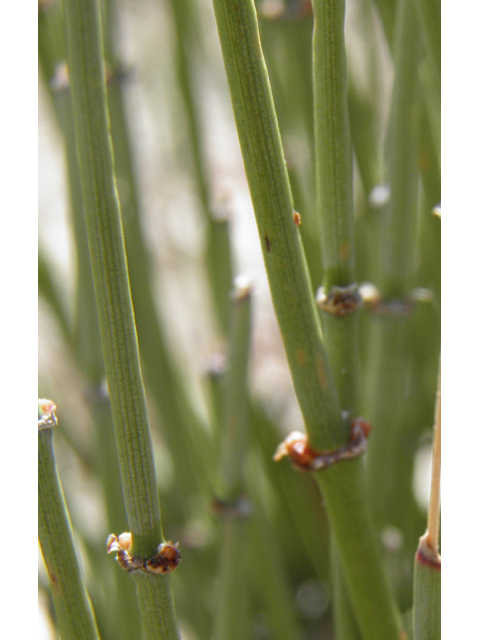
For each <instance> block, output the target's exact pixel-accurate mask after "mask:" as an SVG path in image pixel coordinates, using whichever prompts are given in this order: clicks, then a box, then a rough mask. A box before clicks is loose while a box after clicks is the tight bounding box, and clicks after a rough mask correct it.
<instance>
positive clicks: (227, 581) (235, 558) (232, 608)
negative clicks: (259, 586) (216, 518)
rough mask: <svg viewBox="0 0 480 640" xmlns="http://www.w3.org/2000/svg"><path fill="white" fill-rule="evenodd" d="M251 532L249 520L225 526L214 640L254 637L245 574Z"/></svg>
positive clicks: (229, 523)
mask: <svg viewBox="0 0 480 640" xmlns="http://www.w3.org/2000/svg"><path fill="white" fill-rule="evenodd" d="M249 528H250V522H249V520H248V519H238V518H237V519H235V518H227V519H226V521H225V524H224V534H223V542H222V554H221V558H220V575H219V580H218V583H217V586H218V592H217V593H218V595H219V598H218V600H217V602H216V613H215V622H214V630H213V634H212V638H213V640H225V638H228V639H229V640H244V639H245V638H250V637H251V634H252V628H251V617H250V612H249V601H248V575H247V571H246V558H247V557H248V554H249V553H251V551H250V549H249V537H248V531H249Z"/></svg>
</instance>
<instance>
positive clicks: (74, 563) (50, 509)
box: [38, 429, 99, 640]
mask: <svg viewBox="0 0 480 640" xmlns="http://www.w3.org/2000/svg"><path fill="white" fill-rule="evenodd" d="M38 537H39V540H40V546H41V549H42V554H43V559H44V561H45V565H46V567H47V571H48V578H49V581H50V589H51V593H52V597H53V602H54V605H55V612H56V615H57V624H58V630H59V632H60V636H61V637H62V638H65V640H67V639H68V640H75V639H78V640H98V639H99V634H98V630H97V625H96V622H95V616H94V613H93V610H92V605H91V602H90V599H89V597H88V594H87V590H86V587H85V583H84V579H83V576H82V569H81V567H80V563H79V559H78V557H77V553H76V546H75V540H74V537H73V531H72V526H71V523H70V518H69V515H68V511H67V506H66V504H65V498H64V496H63V490H62V486H61V484H60V478H59V477H58V472H57V466H56V464H55V456H54V452H53V444H52V430H51V429H45V430H43V431H40V432H39V434H38Z"/></svg>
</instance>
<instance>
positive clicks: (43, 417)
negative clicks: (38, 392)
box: [38, 398, 58, 431]
mask: <svg viewBox="0 0 480 640" xmlns="http://www.w3.org/2000/svg"><path fill="white" fill-rule="evenodd" d="M56 410H57V407H56V405H55V403H54V402H52V401H51V400H46V399H45V398H40V399H39V400H38V430H39V431H42V430H43V429H51V428H52V427H56V426H57V425H58V420H57V416H56V414H55V411H56Z"/></svg>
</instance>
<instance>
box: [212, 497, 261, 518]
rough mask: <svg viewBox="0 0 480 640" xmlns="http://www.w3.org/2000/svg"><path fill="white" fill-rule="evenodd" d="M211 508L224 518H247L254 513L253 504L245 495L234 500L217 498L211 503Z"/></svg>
mask: <svg viewBox="0 0 480 640" xmlns="http://www.w3.org/2000/svg"><path fill="white" fill-rule="evenodd" d="M210 508H211V509H212V511H213V512H214V513H215V514H216V515H217V516H220V517H222V518H238V519H240V518H247V517H248V516H249V515H250V514H251V513H252V504H251V502H250V500H249V499H248V498H246V497H245V496H241V497H240V498H238V500H232V501H229V500H220V499H219V498H216V499H215V500H213V502H211V503H210Z"/></svg>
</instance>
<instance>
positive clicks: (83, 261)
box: [39, 13, 140, 639]
mask: <svg viewBox="0 0 480 640" xmlns="http://www.w3.org/2000/svg"><path fill="white" fill-rule="evenodd" d="M58 18H59V19H58ZM54 19H55V21H54ZM63 36H64V21H63V13H62V14H61V15H60V16H58V15H57V14H56V13H55V14H53V15H51V14H47V15H45V16H43V21H39V39H42V41H43V42H44V48H45V49H46V50H47V51H52V50H53V51H56V54H57V58H56V59H55V61H54V62H55V64H54V65H53V66H55V65H56V64H58V63H60V62H61V61H64V60H65V56H66V49H65V42H64V37H63ZM52 40H53V41H55V42H57V43H58V42H60V43H62V45H63V47H60V46H57V47H55V46H52V43H51V41H52ZM39 62H40V68H41V70H42V72H43V75H44V77H48V64H47V62H48V61H47V60H46V59H45V55H39ZM50 96H51V99H52V102H53V105H54V108H55V113H56V115H57V119H58V123H59V127H60V129H61V130H62V132H63V137H64V142H65V151H66V160H67V171H68V184H69V191H70V207H71V212H72V218H73V227H74V232H75V233H74V237H75V244H76V252H75V253H76V259H77V269H76V273H77V282H76V297H75V314H74V335H73V336H71V341H70V343H71V346H72V349H73V353H74V356H75V358H76V360H77V362H78V364H79V365H80V368H81V369H82V371H83V373H84V374H85V375H86V377H87V379H88V383H89V388H88V389H87V390H86V394H85V395H86V397H87V398H88V404H89V408H90V411H91V415H92V418H93V423H94V425H95V435H96V447H95V463H96V465H95V467H96V470H97V472H98V474H99V475H100V477H101V478H102V487H103V490H104V497H105V505H106V512H107V521H108V524H109V531H121V530H123V527H124V526H125V520H126V514H125V506H124V501H123V495H122V493H121V492H120V491H119V490H118V487H119V485H120V483H121V479H120V471H119V467H118V458H117V455H116V450H115V448H114V447H112V442H113V440H114V437H115V435H114V428H113V419H112V413H111V409H110V400H109V399H108V397H107V396H106V394H105V393H104V392H103V391H102V388H101V385H102V383H103V382H104V379H105V363H104V360H103V353H102V344H101V338H100V329H99V326H98V316H97V306H96V302H95V291H94V284H93V276H92V268H91V264H90V252H89V248H88V238H87V228H86V223H85V216H84V210H83V195H82V190H81V184H80V172H79V167H78V158H77V149H76V141H75V132H74V125H73V114H72V105H71V99H70V92H69V91H68V89H57V90H55V89H53V90H51V91H50ZM52 304H53V303H52ZM87 549H88V547H87ZM102 553H103V554H104V548H103V546H102ZM91 560H92V562H91V563H92V567H93V573H94V578H93V580H94V582H95V583H97V582H99V581H101V574H102V572H105V571H106V572H110V571H111V572H113V576H114V581H115V586H116V594H115V597H114V598H113V599H114V602H113V603H112V604H111V605H110V606H109V607H108V611H107V612H105V613H106V614H107V615H108V618H109V621H110V622H109V628H111V629H112V633H113V634H114V636H115V638H119V639H120V638H131V637H132V634H135V633H136V631H137V630H138V628H139V625H140V619H139V614H138V606H137V602H136V598H135V586H134V584H133V583H132V581H131V580H130V579H129V578H127V577H126V576H124V575H122V572H120V571H118V569H117V567H115V566H114V565H113V564H112V562H111V560H110V559H109V558H106V557H105V558H104V560H105V562H108V566H107V567H106V566H105V563H103V562H100V563H98V561H97V559H96V558H92V559H91ZM112 593H113V592H112ZM99 624H100V621H99Z"/></svg>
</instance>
